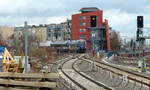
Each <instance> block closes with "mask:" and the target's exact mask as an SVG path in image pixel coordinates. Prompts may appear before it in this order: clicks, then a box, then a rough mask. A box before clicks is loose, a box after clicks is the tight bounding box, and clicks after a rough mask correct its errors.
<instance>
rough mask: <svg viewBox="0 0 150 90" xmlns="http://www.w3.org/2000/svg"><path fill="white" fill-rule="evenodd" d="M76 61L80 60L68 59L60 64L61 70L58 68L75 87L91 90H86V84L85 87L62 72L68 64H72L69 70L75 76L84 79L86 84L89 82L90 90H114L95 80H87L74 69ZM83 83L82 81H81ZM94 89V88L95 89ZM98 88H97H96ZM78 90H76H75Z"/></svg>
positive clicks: (87, 78)
mask: <svg viewBox="0 0 150 90" xmlns="http://www.w3.org/2000/svg"><path fill="white" fill-rule="evenodd" d="M78 60H80V58H77V57H76V58H73V59H70V60H66V61H64V62H63V63H62V64H61V68H60V70H61V72H62V73H63V74H64V75H65V76H66V77H67V78H68V79H69V80H70V81H71V82H73V83H74V84H75V85H77V86H78V87H79V88H80V89H81V90H91V88H92V87H91V88H90V89H89V88H88V84H87V85H85V84H83V83H81V82H79V81H78V80H75V79H74V78H73V77H71V75H69V74H68V73H67V72H66V71H65V70H64V66H65V65H66V64H68V62H72V63H71V66H70V67H71V69H72V70H73V71H74V72H75V73H76V75H77V74H78V75H77V76H79V75H80V77H82V79H84V80H86V81H87V82H91V83H89V86H90V84H92V85H93V88H92V90H114V89H113V88H111V87H109V86H107V85H105V84H103V83H100V82H97V81H95V80H93V79H91V78H89V77H87V76H86V75H84V74H82V73H81V72H80V71H78V70H77V69H76V68H75V63H76V62H77V61H78ZM82 82H83V81H82ZM94 86H95V87H96V88H95V87H94ZM97 87H98V88H97ZM77 90H78V89H77Z"/></svg>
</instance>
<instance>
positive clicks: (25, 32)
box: [24, 21, 28, 73]
mask: <svg viewBox="0 0 150 90" xmlns="http://www.w3.org/2000/svg"><path fill="white" fill-rule="evenodd" d="M24 24H25V31H24V35H25V64H24V69H25V73H27V64H28V26H27V22H26V21H25V22H24Z"/></svg>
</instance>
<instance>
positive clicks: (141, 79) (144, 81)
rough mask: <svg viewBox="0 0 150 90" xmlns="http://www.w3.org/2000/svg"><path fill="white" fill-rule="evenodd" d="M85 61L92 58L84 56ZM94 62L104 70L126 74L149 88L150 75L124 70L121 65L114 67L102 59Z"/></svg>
mask: <svg viewBox="0 0 150 90" xmlns="http://www.w3.org/2000/svg"><path fill="white" fill-rule="evenodd" d="M84 58H85V59H84V60H86V61H88V62H91V61H92V59H91V58H89V57H84ZM95 62H96V66H97V67H100V68H102V69H104V70H107V71H110V72H111V73H114V74H116V75H119V76H123V75H127V77H128V79H130V80H132V81H134V82H137V83H142V84H143V85H145V86H147V87H148V88H150V77H148V76H145V75H142V74H140V73H136V72H131V71H130V70H126V69H124V68H121V67H116V66H114V65H111V64H108V63H105V62H102V61H97V60H95Z"/></svg>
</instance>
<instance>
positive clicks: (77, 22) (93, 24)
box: [71, 7, 110, 50]
mask: <svg viewBox="0 0 150 90" xmlns="http://www.w3.org/2000/svg"><path fill="white" fill-rule="evenodd" d="M80 12H81V13H78V14H74V15H72V36H71V37H72V40H80V39H84V40H86V49H87V50H90V49H92V45H94V44H92V40H93V39H92V33H95V34H96V36H95V37H96V38H94V43H95V45H97V46H94V47H95V50H96V49H98V50H100V49H103V50H110V39H109V25H108V21H107V20H104V22H103V11H102V10H99V9H98V8H95V7H91V8H82V9H80ZM102 39H103V40H102Z"/></svg>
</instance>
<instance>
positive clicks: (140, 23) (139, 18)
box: [137, 16, 143, 28]
mask: <svg viewBox="0 0 150 90" xmlns="http://www.w3.org/2000/svg"><path fill="white" fill-rule="evenodd" d="M137 28H143V16H137Z"/></svg>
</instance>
